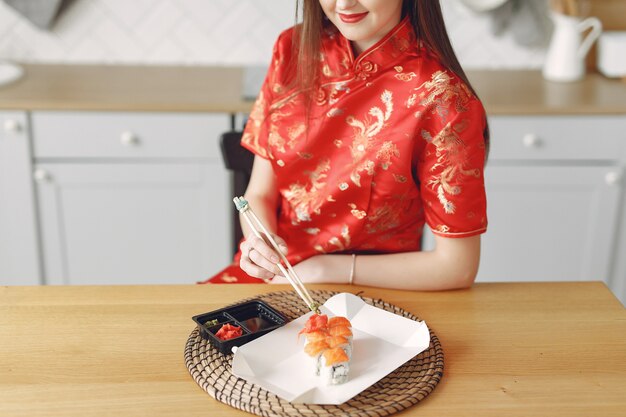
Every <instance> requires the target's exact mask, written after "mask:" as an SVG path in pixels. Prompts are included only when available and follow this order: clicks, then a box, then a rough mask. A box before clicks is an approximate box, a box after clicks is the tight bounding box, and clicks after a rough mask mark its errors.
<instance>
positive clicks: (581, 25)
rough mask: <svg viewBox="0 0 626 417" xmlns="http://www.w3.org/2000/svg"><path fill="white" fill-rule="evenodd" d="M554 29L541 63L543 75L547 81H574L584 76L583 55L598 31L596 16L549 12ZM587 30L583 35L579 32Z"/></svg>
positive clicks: (600, 29) (597, 34)
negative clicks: (581, 16)
mask: <svg viewBox="0 0 626 417" xmlns="http://www.w3.org/2000/svg"><path fill="white" fill-rule="evenodd" d="M552 20H553V22H554V32H553V33H552V39H551V40H550V46H549V47H548V53H547V54H546V60H545V62H544V65H543V76H544V78H545V79H547V80H550V81H577V80H580V79H582V78H583V77H584V76H585V57H586V56H587V53H588V52H589V49H590V48H591V45H593V43H594V42H595V41H596V39H598V37H599V36H600V34H601V33H602V22H600V20H599V19H598V18H596V17H588V18H586V19H581V18H579V17H576V16H566V15H563V14H559V13H552ZM588 29H591V31H590V32H589V33H588V34H587V36H585V37H584V38H583V33H584V32H585V31H586V30H588Z"/></svg>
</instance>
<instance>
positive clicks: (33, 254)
mask: <svg viewBox="0 0 626 417" xmlns="http://www.w3.org/2000/svg"><path fill="white" fill-rule="evenodd" d="M30 156H31V144H30V127H29V123H28V114H27V113H26V112H17V111H12V112H8V111H6V112H0V285H32V284H40V283H41V265H40V261H39V246H38V239H37V223H36V221H35V201H34V191H33V184H32V181H31V176H30V173H31V170H32V168H31V157H30Z"/></svg>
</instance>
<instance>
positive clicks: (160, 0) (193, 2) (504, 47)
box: [0, 0, 545, 68]
mask: <svg viewBox="0 0 626 417" xmlns="http://www.w3.org/2000/svg"><path fill="white" fill-rule="evenodd" d="M441 3H442V6H443V10H444V15H445V19H446V24H447V27H448V32H449V34H450V37H451V39H452V43H453V45H454V47H455V49H456V51H457V54H458V56H459V59H460V60H461V63H462V64H463V65H464V66H465V67H466V68H538V67H540V66H541V64H542V62H543V57H544V54H545V48H531V49H529V48H524V47H521V46H518V45H517V44H515V42H514V41H513V39H512V37H511V36H510V35H508V34H505V35H504V36H502V37H494V36H493V35H492V34H491V33H490V29H489V19H488V17H486V16H482V15H477V14H474V13H472V12H471V11H469V10H468V9H466V8H465V7H464V6H462V5H461V4H460V3H459V0H441ZM294 19H295V0H74V1H73V2H71V3H70V6H69V7H68V8H67V9H66V10H65V11H64V13H63V14H62V15H61V16H60V17H59V19H58V20H57V22H56V24H55V25H54V26H53V28H52V30H51V31H43V30H40V29H37V28H36V27H35V26H33V25H32V24H31V23H30V22H29V21H28V20H26V19H25V18H23V17H21V16H20V15H19V14H17V13H16V12H15V11H14V10H13V9H11V8H10V7H8V6H7V5H6V4H5V3H3V2H0V59H2V58H9V59H14V60H18V61H24V62H47V63H93V64H95V63H102V64H147V65H157V64H163V65H265V64H267V62H268V61H269V57H270V53H271V49H272V44H273V42H274V40H275V38H276V36H277V35H278V33H279V32H280V31H282V30H283V29H285V28H287V27H289V26H291V25H293V23H294Z"/></svg>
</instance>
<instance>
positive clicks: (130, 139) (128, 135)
mask: <svg viewBox="0 0 626 417" xmlns="http://www.w3.org/2000/svg"><path fill="white" fill-rule="evenodd" d="M120 143H121V144H122V145H124V146H137V145H139V137H138V136H137V135H135V134H134V133H133V132H130V131H126V132H122V134H121V135H120Z"/></svg>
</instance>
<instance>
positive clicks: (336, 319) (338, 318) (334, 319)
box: [328, 316, 352, 329]
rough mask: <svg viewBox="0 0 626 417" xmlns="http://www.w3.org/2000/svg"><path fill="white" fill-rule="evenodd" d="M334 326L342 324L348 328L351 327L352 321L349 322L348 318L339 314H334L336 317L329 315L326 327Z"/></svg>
mask: <svg viewBox="0 0 626 417" xmlns="http://www.w3.org/2000/svg"><path fill="white" fill-rule="evenodd" d="M336 326H343V327H347V328H348V329H351V328H352V323H350V320H348V319H347V318H345V317H341V316H336V317H331V318H329V319H328V327H329V328H330V327H336Z"/></svg>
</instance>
